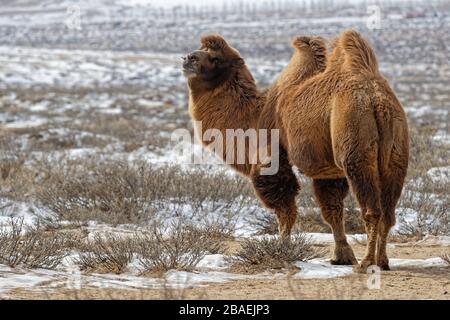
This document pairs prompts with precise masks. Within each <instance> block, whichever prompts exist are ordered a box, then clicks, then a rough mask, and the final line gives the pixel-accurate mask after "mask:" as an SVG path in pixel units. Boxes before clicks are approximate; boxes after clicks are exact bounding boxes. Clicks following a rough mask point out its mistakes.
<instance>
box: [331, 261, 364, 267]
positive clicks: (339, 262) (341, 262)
mask: <svg viewBox="0 0 450 320" xmlns="http://www.w3.org/2000/svg"><path fill="white" fill-rule="evenodd" d="M355 260H356V259H355ZM357 263H358V262H355V261H354V260H353V259H331V260H330V264H332V265H334V266H352V265H355V264H357Z"/></svg>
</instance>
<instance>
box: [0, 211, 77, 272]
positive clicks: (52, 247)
mask: <svg viewBox="0 0 450 320" xmlns="http://www.w3.org/2000/svg"><path fill="white" fill-rule="evenodd" d="M71 246H72V242H71V241H70V237H68V235H65V234H60V233H54V232H46V231H44V230H43V229H42V228H41V227H40V226H39V225H38V226H35V227H28V228H27V227H26V226H25V225H24V223H23V219H11V220H10V221H9V223H8V224H6V225H4V226H3V227H2V229H1V230H0V264H6V265H8V266H10V267H17V266H24V267H27V268H44V269H55V268H56V267H57V266H58V265H59V264H60V263H61V261H62V259H64V258H65V257H66V256H68V254H69V251H70V248H71Z"/></svg>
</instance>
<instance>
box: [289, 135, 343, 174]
mask: <svg viewBox="0 0 450 320" xmlns="http://www.w3.org/2000/svg"><path fill="white" fill-rule="evenodd" d="M288 153H289V159H290V161H291V163H292V164H293V165H295V166H296V167H297V168H298V170H299V171H300V173H302V174H304V175H306V176H308V177H310V178H313V179H337V178H343V177H345V174H344V171H343V170H342V169H341V168H339V167H338V166H337V165H336V163H335V161H334V156H333V151H332V147H331V143H329V144H327V143H325V141H318V140H309V141H308V140H303V141H298V142H297V143H296V144H293V145H290V146H289V151H288Z"/></svg>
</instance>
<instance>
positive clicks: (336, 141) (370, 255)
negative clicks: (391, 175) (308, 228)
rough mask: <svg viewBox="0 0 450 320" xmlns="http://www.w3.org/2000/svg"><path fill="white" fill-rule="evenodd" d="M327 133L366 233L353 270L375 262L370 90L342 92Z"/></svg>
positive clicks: (374, 131)
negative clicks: (361, 250)
mask: <svg viewBox="0 0 450 320" xmlns="http://www.w3.org/2000/svg"><path fill="white" fill-rule="evenodd" d="M331 135H332V144H333V153H334V157H335V162H336V165H337V166H338V167H339V168H341V169H342V170H343V171H344V174H345V177H346V178H347V181H348V182H349V185H350V188H351V190H352V192H353V194H354V196H355V198H356V200H357V202H358V203H359V206H360V208H361V215H362V218H363V219H364V223H365V228H366V233H367V247H366V254H365V256H364V258H363V259H362V261H361V264H360V266H359V268H356V271H361V272H364V271H366V270H367V267H369V266H371V265H375V264H376V248H377V237H378V225H379V221H380V218H381V216H382V212H383V211H382V207H381V190H380V173H379V168H378V148H379V145H378V141H379V134H378V127H377V123H376V120H375V117H374V114H373V107H372V102H371V99H370V94H368V92H366V90H365V89H355V90H352V91H351V92H343V93H342V94H340V95H339V96H337V97H336V99H335V101H334V105H333V108H332V113H331Z"/></svg>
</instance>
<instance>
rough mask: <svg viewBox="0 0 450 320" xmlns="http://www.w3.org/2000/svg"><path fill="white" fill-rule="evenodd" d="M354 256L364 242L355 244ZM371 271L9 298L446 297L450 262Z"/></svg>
mask: <svg viewBox="0 0 450 320" xmlns="http://www.w3.org/2000/svg"><path fill="white" fill-rule="evenodd" d="M354 249H355V252H356V254H357V256H361V255H362V254H363V252H364V247H363V245H360V244H358V245H355V246H354ZM448 250H449V249H448V247H447V248H442V247H423V246H415V245H407V244H399V245H396V246H395V247H394V248H390V256H391V258H407V259H425V258H430V257H437V256H440V255H442V253H443V252H444V251H448ZM369 278H370V277H369V275H359V274H353V275H351V276H346V277H339V278H332V279H292V278H290V276H289V274H287V273H286V276H285V277H283V278H277V279H267V280H236V281H230V282H226V283H220V284H207V285H205V286H202V287H195V288H186V289H145V290H124V289H120V290H114V289H98V288H84V289H82V290H77V291H74V290H69V289H66V288H60V289H58V288H55V289H53V290H52V292H49V291H47V292H43V291H41V290H39V289H38V288H33V289H14V290H12V291H10V292H8V293H7V295H6V298H10V299H444V300H450V266H449V267H430V268H417V267H416V268H411V267H398V268H396V269H395V270H391V271H386V272H382V273H381V276H380V288H379V289H368V286H367V283H368V281H369V280H370V279H369Z"/></svg>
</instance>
